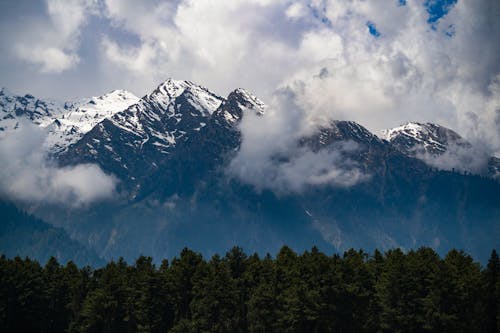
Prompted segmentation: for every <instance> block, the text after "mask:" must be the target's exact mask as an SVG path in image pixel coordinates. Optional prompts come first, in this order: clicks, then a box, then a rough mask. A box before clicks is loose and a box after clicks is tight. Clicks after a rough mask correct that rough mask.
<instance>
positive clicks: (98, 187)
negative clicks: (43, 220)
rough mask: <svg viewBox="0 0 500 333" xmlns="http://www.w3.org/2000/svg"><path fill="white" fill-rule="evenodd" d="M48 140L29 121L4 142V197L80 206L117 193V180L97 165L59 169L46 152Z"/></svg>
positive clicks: (0, 174) (0, 157)
mask: <svg viewBox="0 0 500 333" xmlns="http://www.w3.org/2000/svg"><path fill="white" fill-rule="evenodd" d="M45 138H46V133H45V132H44V131H43V130H42V129H40V128H39V127H37V126H35V125H33V124H31V123H28V122H26V123H24V124H22V126H20V127H19V129H18V130H16V131H14V132H12V133H11V134H10V135H9V136H4V137H2V138H1V139H0V163H1V165H2V168H1V169H0V194H1V195H2V196H5V197H7V198H9V199H12V200H20V201H26V202H35V203H37V202H43V203H53V204H64V205H67V206H69V207H80V206H82V205H86V204H89V203H91V202H95V201H97V200H106V199H109V198H111V197H112V196H113V195H114V194H115V186H116V184H117V180H116V179H115V178H114V177H113V176H109V175H107V174H105V173H104V172H103V171H102V170H101V169H100V168H99V167H98V166H97V165H94V164H80V165H76V166H71V167H64V168H59V167H57V166H56V165H55V164H54V163H53V162H52V161H50V160H49V159H48V158H47V154H46V152H45V150H44V149H43V143H44V141H45Z"/></svg>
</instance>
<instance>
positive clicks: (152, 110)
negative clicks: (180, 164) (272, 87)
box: [60, 79, 224, 181]
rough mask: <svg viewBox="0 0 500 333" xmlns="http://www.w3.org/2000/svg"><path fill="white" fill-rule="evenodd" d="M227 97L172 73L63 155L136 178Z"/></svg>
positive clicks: (69, 160) (68, 159) (201, 124)
mask: <svg viewBox="0 0 500 333" xmlns="http://www.w3.org/2000/svg"><path fill="white" fill-rule="evenodd" d="M223 101H224V98H222V97H219V96H217V95H216V94H214V93H212V92H210V91H209V90H208V89H206V88H204V87H202V86H199V85H196V84H194V83H192V82H190V81H177V80H173V79H168V80H167V81H165V82H164V83H162V84H160V85H159V86H158V87H157V88H156V89H155V90H154V91H153V92H152V93H150V94H148V95H146V96H144V97H142V98H141V99H140V100H139V101H138V102H137V103H136V104H133V105H131V106H130V107H128V108H127V109H126V110H124V111H121V112H118V113H116V114H115V115H113V116H112V117H110V118H106V119H105V120H104V121H102V122H100V123H99V124H97V125H96V126H95V127H94V128H93V129H92V130H91V131H90V132H88V133H87V134H86V135H84V136H83V137H82V139H81V140H79V141H78V142H77V143H76V144H75V145H73V146H71V147H70V149H69V151H68V152H67V153H65V154H64V156H62V157H61V158H60V160H61V161H62V163H68V164H72V163H79V162H92V163H94V162H95V163H99V164H100V165H101V167H102V168H103V169H104V170H106V171H108V172H112V173H114V174H115V175H117V176H118V177H120V178H124V179H131V180H132V181H133V180H134V179H136V177H138V176H139V175H140V174H142V173H145V172H146V171H147V170H150V169H155V168H157V165H158V164H159V163H160V162H161V161H162V159H163V158H164V156H166V155H169V154H170V153H171V152H172V150H173V148H174V147H176V146H177V145H178V143H179V142H184V141H187V140H189V138H190V137H191V136H192V135H193V133H197V132H198V131H200V129H201V128H203V127H205V126H206V125H207V123H208V121H209V120H210V118H211V115H212V114H213V113H214V112H215V110H216V109H217V108H218V107H219V106H220V105H221V104H222V102H223Z"/></svg>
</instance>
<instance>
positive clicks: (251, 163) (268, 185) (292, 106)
mask: <svg viewBox="0 0 500 333" xmlns="http://www.w3.org/2000/svg"><path fill="white" fill-rule="evenodd" d="M295 96H296V95H295V93H294V92H293V91H291V90H288V89H284V90H281V91H278V92H277V93H276V95H275V96H274V99H273V101H272V103H271V105H270V106H269V107H268V108H267V110H266V112H265V114H264V116H259V115H255V114H252V113H247V114H245V116H244V117H243V119H242V122H241V124H240V130H241V132H242V136H243V137H242V139H243V140H242V143H241V147H240V150H239V151H238V154H237V155H236V157H235V158H234V159H233V160H232V161H231V164H230V166H229V173H230V174H231V175H233V176H236V177H238V178H239V179H240V180H242V181H244V182H246V183H249V184H252V185H254V186H255V187H256V188H257V189H258V190H261V189H270V190H273V191H275V192H277V193H288V192H301V191H303V190H305V189H307V187H309V186H317V185H320V186H322V185H325V186H335V187H350V186H353V185H356V184H358V183H359V182H362V181H365V180H367V179H368V178H369V175H367V174H365V173H363V172H362V171H361V169H359V168H358V165H357V164H356V162H355V161H353V160H351V159H350V158H349V157H347V155H348V154H349V153H354V152H356V151H357V150H358V146H357V145H356V143H354V142H352V141H346V142H339V143H337V144H333V145H329V146H328V147H324V148H323V149H319V150H313V149H311V148H310V147H308V146H307V145H301V144H300V139H302V138H304V137H307V136H308V135H311V134H313V130H312V127H311V126H309V125H308V123H309V122H310V121H312V120H311V119H308V116H309V113H308V112H307V110H305V109H303V108H301V107H299V106H298V105H297V104H296V99H295ZM316 129H317V128H316Z"/></svg>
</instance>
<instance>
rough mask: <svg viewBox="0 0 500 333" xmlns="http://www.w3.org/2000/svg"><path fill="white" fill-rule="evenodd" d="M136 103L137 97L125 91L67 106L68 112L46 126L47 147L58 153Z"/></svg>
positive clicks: (115, 91)
mask: <svg viewBox="0 0 500 333" xmlns="http://www.w3.org/2000/svg"><path fill="white" fill-rule="evenodd" d="M138 101H139V97H137V96H135V95H134V94H132V93H131V92H128V91H126V90H114V91H112V92H110V93H108V94H105V95H102V96H99V97H92V98H90V99H88V98H87V99H82V100H79V101H75V102H73V103H71V102H69V103H66V105H65V107H66V109H67V111H66V112H65V113H64V114H62V115H61V116H60V117H58V118H56V119H55V120H54V121H53V122H52V123H51V124H50V125H49V126H48V131H49V136H48V138H47V141H46V145H47V146H48V147H50V148H51V150H52V151H53V152H60V151H62V150H64V149H65V148H66V147H68V146H69V145H70V144H73V143H75V142H76V141H78V140H79V139H80V138H81V137H82V136H83V135H84V134H85V133H87V132H89V131H90V130H91V129H92V128H94V126H95V125H97V124H98V123H100V122H101V121H102V120H104V119H105V118H110V117H112V116H113V115H114V114H116V113H117V112H120V111H123V110H125V109H126V108H128V107H129V106H130V105H132V104H135V103H137V102H138Z"/></svg>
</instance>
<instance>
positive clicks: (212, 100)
mask: <svg viewBox="0 0 500 333" xmlns="http://www.w3.org/2000/svg"><path fill="white" fill-rule="evenodd" d="M185 92H189V97H188V100H189V102H190V103H191V104H193V106H195V107H196V108H198V109H200V111H202V112H203V113H206V112H208V114H212V113H213V112H214V111H215V110H216V109H217V108H218V107H219V105H220V104H221V103H222V101H224V98H222V97H220V96H218V95H216V94H215V93H213V92H212V91H210V90H208V89H207V88H205V87H203V86H201V85H198V84H196V83H193V82H191V81H187V80H174V79H171V78H169V79H167V80H166V81H165V82H163V83H161V84H160V85H159V86H158V87H157V88H156V89H155V90H154V91H153V92H152V93H150V94H149V95H146V96H145V97H143V98H142V100H143V101H144V102H146V103H154V104H156V105H158V106H159V107H161V108H163V109H167V108H168V106H169V105H170V103H171V102H172V101H173V100H175V99H176V98H178V97H180V96H181V95H183V94H184V93H185Z"/></svg>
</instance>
